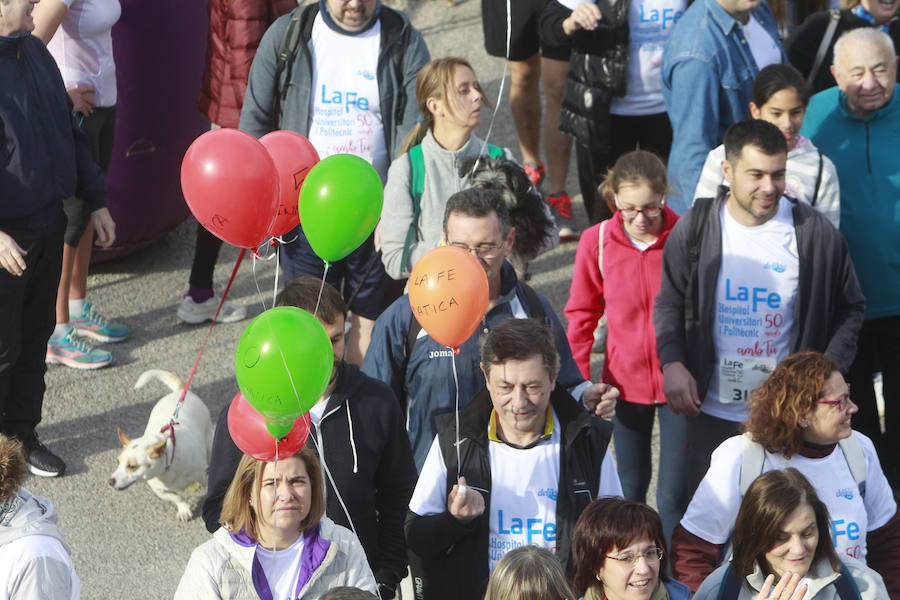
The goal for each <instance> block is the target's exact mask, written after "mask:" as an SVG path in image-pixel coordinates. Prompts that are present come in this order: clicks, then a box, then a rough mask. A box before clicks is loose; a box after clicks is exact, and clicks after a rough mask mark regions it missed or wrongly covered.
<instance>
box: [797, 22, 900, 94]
mask: <svg viewBox="0 0 900 600" xmlns="http://www.w3.org/2000/svg"><path fill="white" fill-rule="evenodd" d="M829 12H830V11H827V10H826V11H822V12H817V13H814V14H812V15H810V16H809V18H807V19H806V20H805V21H804V22H803V24H802V25H800V26H799V27H798V28H797V29H796V30H794V33H792V34H791V36H790V37H789V38H788V39H787V41H785V43H784V50H785V54H786V55H787V58H788V60H789V61H790V63H791V64H792V65H794V67H796V69H797V70H798V71H800V72H801V73H803V76H804V77H806V76H809V72H810V71H811V70H812V66H813V63H814V62H815V60H816V53H817V52H818V51H819V44H821V43H822V38H824V37H825V30H826V29H827V28H828V21H829V18H830V17H829ZM840 12H841V18H840V19H839V20H838V24H837V28H835V30H834V37H833V38H831V44H830V46H829V47H828V50H827V52H825V58H824V60H822V66H820V67H819V72H818V73H817V74H816V78H815V79H814V80H813V93H818V92H821V91H822V90H826V89H828V88H830V87H834V86H835V85H837V82H836V81H835V80H834V76H833V75H832V74H831V63H832V62H834V43H835V42H837V41H838V38H839V37H841V34H842V33H844V32H847V31H850V30H851V29H858V28H860V27H871V24H870V23H869V22H868V21H866V20H865V19H863V18H861V17H857V16H856V15H854V14H853V13H852V12H851V11H849V10H842V11H840ZM889 30H890V34H889V35H890V36H891V39H892V40H894V46H895V47H897V48H900V20H897V21H894V22H892V23H891V24H890V26H889ZM897 81H900V71H898V72H897Z"/></svg>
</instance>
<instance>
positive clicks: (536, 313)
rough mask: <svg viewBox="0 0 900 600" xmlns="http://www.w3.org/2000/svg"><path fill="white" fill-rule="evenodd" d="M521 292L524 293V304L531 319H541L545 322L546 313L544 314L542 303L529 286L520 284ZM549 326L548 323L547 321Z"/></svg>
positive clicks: (523, 283)
mask: <svg viewBox="0 0 900 600" xmlns="http://www.w3.org/2000/svg"><path fill="white" fill-rule="evenodd" d="M521 285H522V291H523V292H525V302H526V303H527V304H528V310H529V312H530V313H531V318H532V319H541V320H542V321H547V313H545V312H544V303H543V302H541V298H540V297H539V296H538V295H537V292H535V291H534V288H532V287H531V286H530V285H528V284H527V283H525V282H524V281H523V282H521ZM547 322H548V324H549V321H547Z"/></svg>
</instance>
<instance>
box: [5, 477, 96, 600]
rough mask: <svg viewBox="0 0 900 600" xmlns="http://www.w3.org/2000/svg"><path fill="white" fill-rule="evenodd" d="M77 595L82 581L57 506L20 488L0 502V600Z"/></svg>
mask: <svg viewBox="0 0 900 600" xmlns="http://www.w3.org/2000/svg"><path fill="white" fill-rule="evenodd" d="M80 597H81V582H80V581H79V580H78V575H76V574H75V566H74V565H73V564H72V559H71V558H70V557H69V549H68V547H67V546H66V542H65V540H64V539H63V535H62V531H61V530H60V528H59V525H58V519H57V513H56V509H55V508H54V507H53V504H52V503H51V502H50V501H49V500H47V499H46V498H40V497H38V496H34V495H32V493H31V492H29V491H28V490H26V489H25V488H22V487H20V488H19V489H18V491H17V492H16V494H15V495H14V496H11V497H10V498H9V499H8V500H7V501H6V502H4V503H2V504H0V599H2V600H7V599H18V598H41V599H43V600H77V599H78V598H80Z"/></svg>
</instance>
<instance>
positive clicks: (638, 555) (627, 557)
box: [606, 548, 663, 567]
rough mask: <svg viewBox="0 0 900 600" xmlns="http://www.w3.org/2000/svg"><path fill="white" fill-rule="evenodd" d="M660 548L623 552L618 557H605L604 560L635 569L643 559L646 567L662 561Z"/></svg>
mask: <svg viewBox="0 0 900 600" xmlns="http://www.w3.org/2000/svg"><path fill="white" fill-rule="evenodd" d="M662 557H663V551H662V548H647V549H646V550H644V551H643V552H624V553H622V554H620V555H618V556H611V555H609V554H607V555H606V558H611V559H613V560H616V561H619V564H621V565H622V566H629V567H635V566H637V564H638V561H639V560H640V559H642V558H643V559H644V560H645V561H646V562H647V564H648V565H655V564H656V563H658V562H659V561H661V560H662Z"/></svg>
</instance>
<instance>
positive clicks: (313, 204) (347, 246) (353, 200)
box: [300, 154, 384, 262]
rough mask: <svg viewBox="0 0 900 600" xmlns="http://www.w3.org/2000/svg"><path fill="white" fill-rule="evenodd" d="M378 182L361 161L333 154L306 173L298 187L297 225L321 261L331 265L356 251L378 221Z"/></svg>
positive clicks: (380, 200)
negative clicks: (298, 222) (299, 225)
mask: <svg viewBox="0 0 900 600" xmlns="http://www.w3.org/2000/svg"><path fill="white" fill-rule="evenodd" d="M383 202H384V190H383V189H382V187H381V178H380V177H378V173H377V172H376V171H375V169H374V168H373V167H372V165H370V164H369V163H368V162H366V161H365V160H364V159H362V158H360V157H358V156H353V155H352V154H334V155H332V156H329V157H328V158H325V159H323V160H320V161H319V162H318V163H317V164H316V165H315V166H314V167H313V168H312V169H310V170H309V174H307V176H306V179H305V180H304V181H303V185H302V186H301V187H300V223H301V226H302V227H303V233H305V234H306V239H307V240H309V245H310V246H312V249H313V251H314V252H315V253H316V255H317V256H318V257H319V258H321V259H322V260H325V261H328V262H334V261H337V260H340V259H342V258H344V257H345V256H347V255H348V254H350V253H351V252H353V251H354V250H356V249H357V248H358V247H359V246H360V244H362V243H363V242H364V241H366V238H367V237H369V235H370V234H371V233H372V231H373V230H374V229H375V225H377V224H378V219H379V218H381V205H382V203H383Z"/></svg>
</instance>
